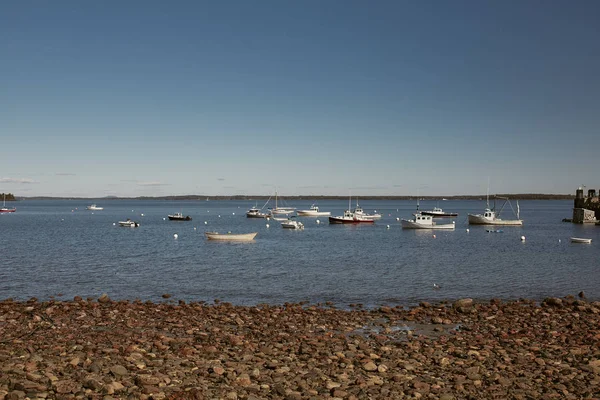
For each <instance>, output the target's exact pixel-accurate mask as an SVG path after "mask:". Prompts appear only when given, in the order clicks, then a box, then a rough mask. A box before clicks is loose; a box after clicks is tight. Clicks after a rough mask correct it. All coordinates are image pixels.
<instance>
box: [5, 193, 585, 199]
mask: <svg viewBox="0 0 600 400" xmlns="http://www.w3.org/2000/svg"><path fill="white" fill-rule="evenodd" d="M8 196H9V195H8V194H7V195H6V200H8ZM495 196H498V197H508V198H510V199H511V200H572V199H574V198H575V195H572V194H543V193H521V194H497V195H490V200H493V199H494V197H495ZM269 197H273V196H263V195H255V196H251V195H234V196H206V195H183V196H157V197H149V196H141V197H114V196H109V197H102V198H98V197H23V199H27V200H86V199H96V200H97V199H102V200H169V201H172V200H188V201H189V200H198V201H210V200H252V201H254V200H267V199H269ZM354 197H356V196H354ZM358 198H359V199H360V200H416V199H417V196H358ZM418 198H419V199H421V200H443V199H446V200H483V199H485V195H479V196H476V195H475V196H472V195H459V196H418ZM13 199H14V197H13ZM346 199H348V196H318V195H302V196H285V200H286V201H293V200H311V201H318V200H346Z"/></svg>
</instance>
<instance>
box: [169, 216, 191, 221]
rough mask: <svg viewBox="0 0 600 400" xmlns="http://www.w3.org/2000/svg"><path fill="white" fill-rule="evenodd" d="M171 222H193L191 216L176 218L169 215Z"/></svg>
mask: <svg viewBox="0 0 600 400" xmlns="http://www.w3.org/2000/svg"><path fill="white" fill-rule="evenodd" d="M169 220H170V221H191V220H192V217H190V216H189V215H188V216H187V217H175V216H172V215H169Z"/></svg>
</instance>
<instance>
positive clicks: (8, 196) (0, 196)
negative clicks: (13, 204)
mask: <svg viewBox="0 0 600 400" xmlns="http://www.w3.org/2000/svg"><path fill="white" fill-rule="evenodd" d="M5 195H6V201H15V200H16V199H15V195H14V194H12V193H2V194H0V199H1V200H4V199H5V198H4V196H5Z"/></svg>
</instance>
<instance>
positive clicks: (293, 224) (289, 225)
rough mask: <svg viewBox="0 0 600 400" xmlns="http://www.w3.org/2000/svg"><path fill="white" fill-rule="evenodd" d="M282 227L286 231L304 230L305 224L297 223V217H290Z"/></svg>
mask: <svg viewBox="0 0 600 400" xmlns="http://www.w3.org/2000/svg"><path fill="white" fill-rule="evenodd" d="M281 227H282V228H285V229H304V224H303V223H302V222H299V221H297V220H296V217H290V218H289V219H287V220H285V221H283V222H282V223H281Z"/></svg>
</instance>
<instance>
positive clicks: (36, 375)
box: [0, 294, 600, 400]
mask: <svg viewBox="0 0 600 400" xmlns="http://www.w3.org/2000/svg"><path fill="white" fill-rule="evenodd" d="M165 298H168V297H165ZM73 299H74V300H73V301H55V300H52V301H39V302H19V301H14V300H13V301H9V300H4V301H0V327H3V326H4V327H10V329H4V330H3V331H2V336H1V337H0V367H1V369H0V399H21V398H22V399H24V398H25V397H29V396H30V395H34V394H35V396H34V398H98V399H101V398H102V399H106V400H110V399H113V398H114V399H119V398H139V399H150V398H152V399H176V400H177V399H187V398H223V399H231V400H236V399H248V400H250V399H254V400H258V399H264V398H281V399H304V398H311V397H312V398H339V399H344V400H346V399H348V400H349V399H361V398H373V399H388V398H414V399H417V398H421V399H426V398H439V399H443V400H453V399H463V398H465V399H469V398H471V399H476V398H593V397H594V396H595V395H596V394H597V392H596V391H595V388H596V387H598V385H599V384H600V378H599V377H598V376H599V374H600V353H598V350H597V348H598V343H599V342H600V303H599V302H591V303H589V302H586V301H585V300H584V296H582V295H580V296H565V297H562V298H559V297H549V298H547V299H545V300H543V301H542V302H540V303H537V302H536V301H532V300H526V299H520V300H504V301H503V300H501V299H492V300H491V301H488V302H487V303H480V302H476V301H474V300H473V299H458V300H456V301H454V302H442V303H435V302H421V303H420V304H419V306H416V307H407V308H405V307H394V306H382V307H376V308H373V309H368V308H367V307H366V306H365V307H358V306H355V307H354V308H352V309H350V310H344V309H343V308H341V307H339V308H338V307H336V306H335V305H334V304H333V303H326V304H325V305H310V304H306V303H304V304H291V303H286V304H284V305H266V304H263V305H257V306H234V305H232V304H230V303H226V302H224V301H216V300H215V302H214V304H208V303H204V302H195V301H188V302H185V301H184V302H179V303H177V304H173V303H175V302H162V303H153V302H141V301H132V302H128V301H112V300H110V298H109V297H108V295H107V294H103V295H102V296H100V298H98V301H97V302H95V301H91V300H92V299H90V300H88V301H84V300H82V298H81V297H79V296H75V297H74V298H73ZM101 299H102V300H101ZM99 303H100V304H99ZM409 331H410V332H411V333H412V334H410V335H409V334H408V332H409Z"/></svg>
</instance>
